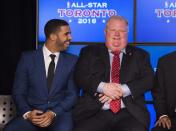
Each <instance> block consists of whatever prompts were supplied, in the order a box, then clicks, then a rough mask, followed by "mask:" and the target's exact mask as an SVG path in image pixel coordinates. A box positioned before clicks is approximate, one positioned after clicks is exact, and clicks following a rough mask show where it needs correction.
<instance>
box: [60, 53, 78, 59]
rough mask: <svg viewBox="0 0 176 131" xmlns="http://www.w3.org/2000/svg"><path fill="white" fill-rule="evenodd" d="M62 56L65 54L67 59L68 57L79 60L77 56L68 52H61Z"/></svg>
mask: <svg viewBox="0 0 176 131" xmlns="http://www.w3.org/2000/svg"><path fill="white" fill-rule="evenodd" d="M61 54H63V55H64V56H65V57H67V58H69V59H77V58H78V56H77V55H74V54H72V53H68V52H65V51H63V52H61Z"/></svg>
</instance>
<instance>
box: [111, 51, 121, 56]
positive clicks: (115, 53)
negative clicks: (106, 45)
mask: <svg viewBox="0 0 176 131" xmlns="http://www.w3.org/2000/svg"><path fill="white" fill-rule="evenodd" d="M112 54H114V55H115V56H117V55H119V54H120V51H112Z"/></svg>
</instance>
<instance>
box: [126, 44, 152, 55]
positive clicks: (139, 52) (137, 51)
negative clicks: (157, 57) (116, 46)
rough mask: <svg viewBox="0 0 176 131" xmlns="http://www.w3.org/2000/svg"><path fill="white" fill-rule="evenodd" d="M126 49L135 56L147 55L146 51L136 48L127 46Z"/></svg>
mask: <svg viewBox="0 0 176 131" xmlns="http://www.w3.org/2000/svg"><path fill="white" fill-rule="evenodd" d="M127 49H128V50H130V51H132V52H133V53H136V54H141V55H149V53H148V52H147V51H146V50H144V49H142V48H139V47H136V46H132V45H128V46H127Z"/></svg>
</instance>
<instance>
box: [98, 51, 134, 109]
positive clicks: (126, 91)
mask: <svg viewBox="0 0 176 131" xmlns="http://www.w3.org/2000/svg"><path fill="white" fill-rule="evenodd" d="M108 51H109V59H110V67H111V69H112V61H113V57H114V54H113V53H112V51H111V50H108ZM123 54H126V50H125V49H123V50H121V52H120V54H119V57H120V65H121V63H122V58H123ZM111 69H110V82H111ZM104 84H105V83H104V82H100V84H99V86H98V88H97V92H99V93H103V87H104ZM121 88H122V91H123V97H126V96H128V95H131V91H130V89H129V87H128V86H127V85H126V84H122V85H121ZM121 108H125V104H124V103H123V101H122V99H121ZM102 109H103V110H108V109H110V104H109V103H108V102H105V103H104V105H103V107H102Z"/></svg>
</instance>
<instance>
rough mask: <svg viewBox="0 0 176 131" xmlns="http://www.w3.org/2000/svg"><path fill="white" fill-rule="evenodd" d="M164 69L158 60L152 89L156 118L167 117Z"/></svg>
mask: <svg viewBox="0 0 176 131" xmlns="http://www.w3.org/2000/svg"><path fill="white" fill-rule="evenodd" d="M164 81H165V80H164V67H163V64H162V62H161V60H159V62H158V66H157V71H156V74H155V85H154V89H153V90H152V94H153V97H154V106H155V109H156V114H157V118H159V117H160V116H161V115H167V114H168V113H167V109H166V108H167V104H166V94H165V93H166V92H165V86H164V85H165V84H164Z"/></svg>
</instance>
